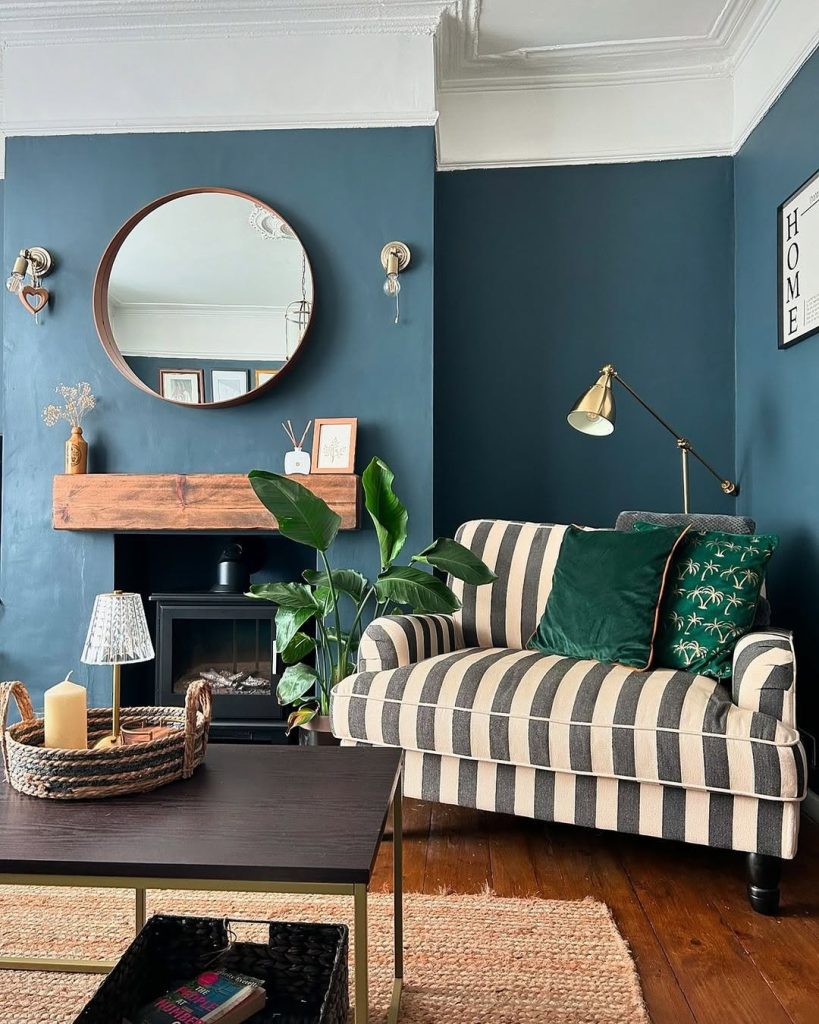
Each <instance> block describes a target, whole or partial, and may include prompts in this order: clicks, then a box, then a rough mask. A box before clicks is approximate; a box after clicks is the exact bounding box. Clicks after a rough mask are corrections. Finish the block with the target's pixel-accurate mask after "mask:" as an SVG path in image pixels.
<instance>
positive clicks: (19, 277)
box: [6, 245, 53, 323]
mask: <svg viewBox="0 0 819 1024" xmlns="http://www.w3.org/2000/svg"><path fill="white" fill-rule="evenodd" d="M52 264H53V260H52V259H51V253H50V252H49V251H48V250H47V249H43V248H42V246H39V245H33V246H31V248H29V249H21V250H20V254H19V256H18V257H17V259H16V260H15V261H14V265H13V266H12V268H11V274H10V275H9V278H8V280H7V281H6V288H7V289H8V290H9V291H10V292H11V293H12V295H16V296H17V298H18V299H19V300H20V302H21V303H22V304H23V307H24V308H25V309H26V311H27V312H29V313H31V315H32V316H33V317H34V322H35V323H39V322H40V320H39V313H40V311H41V310H43V309H45V307H46V305H48V300H49V297H50V296H49V293H48V290H47V289H46V288H43V287H42V285H41V284H40V282H41V280H42V279H43V278H44V277H45V276H46V275H47V274H49V273H50V272H51V267H52ZM26 277H30V278H31V284H26Z"/></svg>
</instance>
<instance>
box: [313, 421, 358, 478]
mask: <svg viewBox="0 0 819 1024" xmlns="http://www.w3.org/2000/svg"><path fill="white" fill-rule="evenodd" d="M357 435H358V420H357V419H356V418H354V417H353V418H351V419H347V418H343V417H342V418H336V419H324V420H316V421H315V423H314V424H313V451H312V460H313V467H312V472H313V473H354V472H355V446H356V438H357Z"/></svg>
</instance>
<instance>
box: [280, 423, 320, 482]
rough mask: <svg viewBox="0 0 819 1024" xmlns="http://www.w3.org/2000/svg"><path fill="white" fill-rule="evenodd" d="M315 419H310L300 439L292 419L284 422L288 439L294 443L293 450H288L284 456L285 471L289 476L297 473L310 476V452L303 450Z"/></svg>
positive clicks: (283, 426)
mask: <svg viewBox="0 0 819 1024" xmlns="http://www.w3.org/2000/svg"><path fill="white" fill-rule="evenodd" d="M312 425H313V421H312V420H308V421H307V426H306V427H305V428H304V433H303V434H302V435H301V439H300V440H299V441H297V440H296V432H295V431H294V430H293V424H292V423H291V422H290V420H286V421H285V422H284V423H282V429H283V430H284V432H285V434H287V437H288V439H289V440H290V441H291V442H292V444H293V451H292V452H287V453H286V454H285V456H284V471H285V473H286V474H287V475H288V476H294V475H296V474H303V475H304V476H308V475H309V473H310V452H305V451H303V450H302V445H303V444H304V441H305V438H306V437H307V435H308V433H309V432H310V427H312Z"/></svg>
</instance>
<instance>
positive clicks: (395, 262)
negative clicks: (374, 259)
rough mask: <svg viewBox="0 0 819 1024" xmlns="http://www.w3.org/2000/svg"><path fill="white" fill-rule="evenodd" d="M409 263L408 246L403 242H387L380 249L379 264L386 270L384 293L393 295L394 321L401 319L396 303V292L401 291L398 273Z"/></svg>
mask: <svg viewBox="0 0 819 1024" xmlns="http://www.w3.org/2000/svg"><path fill="white" fill-rule="evenodd" d="M409 264H410V251H409V246H408V245H405V244H404V242H388V243H387V244H386V245H385V246H384V248H383V249H382V250H381V266H382V267H383V268H384V270H386V272H387V280H386V281H385V282H384V294H385V295H394V296H395V321H394V322H395V323H398V322H399V321H400V319H401V310H400V307H399V305H398V293H399V292H400V291H401V282H400V281H399V280H398V275H399V274H400V273H401V271H402V270H406V269H407V267H408V266H409Z"/></svg>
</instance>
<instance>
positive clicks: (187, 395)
mask: <svg viewBox="0 0 819 1024" xmlns="http://www.w3.org/2000/svg"><path fill="white" fill-rule="evenodd" d="M159 394H160V395H161V397H162V398H164V399H166V400H167V401H169V402H176V404H177V405H203V404H204V401H205V371H204V370H193V369H191V370H185V369H179V370H175V369H160V371H159Z"/></svg>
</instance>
